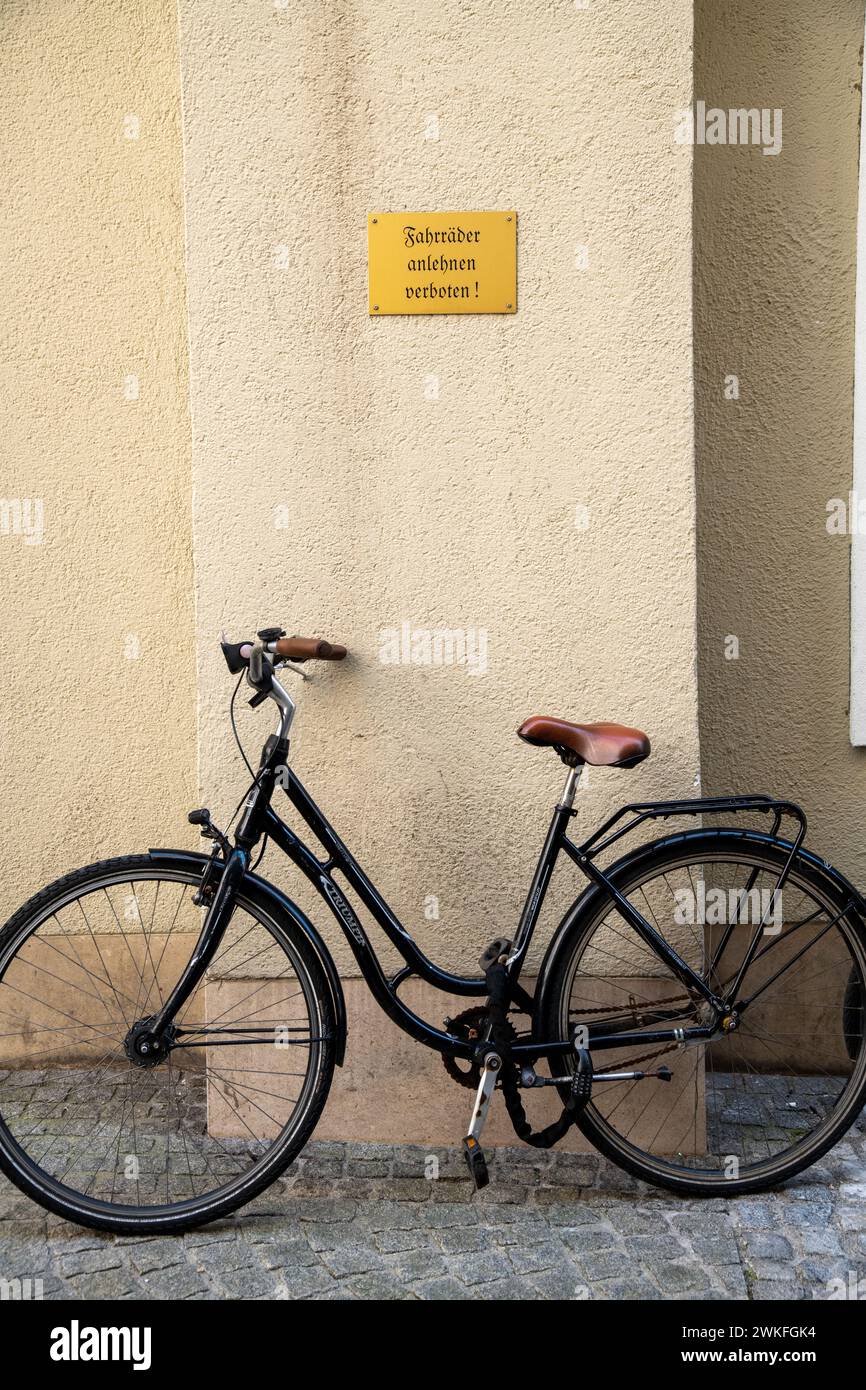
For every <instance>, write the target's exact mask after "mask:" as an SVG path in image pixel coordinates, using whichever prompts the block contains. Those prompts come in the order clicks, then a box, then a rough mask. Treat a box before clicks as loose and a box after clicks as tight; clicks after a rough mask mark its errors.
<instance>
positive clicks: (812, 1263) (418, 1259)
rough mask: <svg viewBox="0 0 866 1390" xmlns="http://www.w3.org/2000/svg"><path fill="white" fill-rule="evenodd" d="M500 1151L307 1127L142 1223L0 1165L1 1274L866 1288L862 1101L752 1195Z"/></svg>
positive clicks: (93, 1284) (353, 1293) (499, 1292)
mask: <svg viewBox="0 0 866 1390" xmlns="http://www.w3.org/2000/svg"><path fill="white" fill-rule="evenodd" d="M490 1157H491V1159H492V1162H491V1177H492V1181H491V1186H490V1187H489V1188H487V1189H486V1190H485V1191H484V1192H483V1193H480V1194H477V1195H475V1194H473V1193H472V1191H471V1188H470V1184H469V1182H468V1180H467V1177H466V1175H465V1170H464V1167H463V1159H462V1156H461V1155H460V1154H459V1153H458V1152H457V1151H455V1150H450V1149H440V1150H432V1151H428V1150H425V1149H422V1148H416V1147H405V1148H393V1147H390V1146H387V1145H382V1144H335V1143H312V1144H310V1145H308V1147H307V1149H306V1150H305V1151H304V1154H303V1155H302V1157H301V1158H300V1159H299V1160H298V1161H297V1162H296V1163H295V1164H294V1165H293V1166H292V1168H291V1169H290V1170H289V1172H288V1173H287V1174H286V1176H285V1177H284V1178H283V1179H282V1180H281V1181H280V1182H279V1183H278V1184H276V1185H275V1186H274V1187H272V1188H271V1189H270V1190H269V1191H268V1192H266V1193H265V1194H264V1195H263V1196H262V1197H260V1198H259V1199H258V1200H257V1201H256V1202H254V1203H253V1204H252V1205H251V1206H249V1207H247V1208H246V1209H245V1210H244V1211H242V1212H241V1213H239V1214H238V1215H237V1216H236V1217H234V1218H231V1219H229V1220H226V1221H223V1222H219V1223H216V1224H214V1225H211V1226H206V1227H202V1228H201V1229H199V1230H197V1231H192V1232H190V1233H189V1234H188V1235H186V1236H184V1237H179V1236H178V1237H153V1238H151V1239H148V1240H141V1239H138V1238H134V1237H114V1236H103V1235H100V1234H99V1233H98V1232H94V1231H85V1230H83V1229H81V1228H80V1227H74V1226H71V1225H69V1224H68V1223H66V1222H64V1221H61V1220H59V1219H57V1218H55V1217H53V1216H50V1215H48V1214H47V1213H44V1212H42V1210H41V1209H40V1208H38V1207H35V1206H34V1205H33V1204H32V1203H30V1202H29V1201H28V1200H27V1199H26V1198H25V1197H24V1196H23V1195H22V1194H20V1193H18V1191H17V1190H16V1189H15V1188H13V1187H12V1186H11V1185H10V1184H8V1183H7V1182H6V1181H5V1180H0V1182H2V1186H0V1280H13V1279H16V1278H17V1279H21V1280H27V1279H32V1280H41V1281H42V1290H43V1296H44V1297H45V1298H54V1299H77V1298H103V1299H115V1298H155V1299H185V1298H196V1299H224V1298H244V1299H304V1298H314V1299H320V1298H340V1299H345V1298H350V1299H385V1298H387V1299H392V1298H397V1299H400V1298H420V1299H466V1298H481V1299H664V1298H688V1299H777V1298H800V1299H810V1298H828V1297H831V1296H834V1295H835V1296H836V1297H839V1296H846V1295H847V1296H848V1297H852V1296H856V1289H857V1282H856V1281H858V1280H859V1281H862V1283H861V1285H860V1289H861V1293H862V1296H864V1297H866V1123H864V1121H863V1120H862V1119H861V1122H860V1125H859V1127H858V1128H857V1129H856V1130H855V1131H852V1132H851V1134H849V1136H848V1137H847V1138H846V1139H845V1140H844V1141H843V1142H842V1143H841V1144H839V1145H837V1146H836V1148H835V1150H834V1151H833V1152H832V1153H831V1154H830V1155H828V1156H827V1158H825V1159H824V1160H823V1161H822V1163H820V1164H818V1165H816V1166H814V1167H813V1168H811V1169H810V1170H808V1171H807V1172H806V1173H804V1174H803V1175H802V1176H801V1177H800V1178H798V1179H796V1180H794V1182H792V1183H790V1184H788V1186H787V1187H785V1188H783V1189H781V1190H779V1191H777V1192H774V1193H770V1194H764V1195H761V1196H759V1197H754V1198H736V1199H730V1200H724V1199H717V1200H713V1201H695V1200H684V1199H680V1198H676V1197H674V1196H673V1195H671V1194H665V1193H663V1192H660V1191H656V1190H652V1189H648V1188H645V1187H643V1186H642V1185H641V1184H639V1183H637V1182H633V1181H632V1180H631V1179H630V1178H629V1177H628V1176H627V1175H625V1174H622V1173H620V1172H619V1171H618V1170H617V1169H615V1168H613V1167H612V1166H611V1165H610V1164H608V1163H607V1162H606V1161H605V1160H604V1159H601V1158H599V1157H597V1156H596V1155H588V1156H582V1155H577V1154H562V1153H545V1152H540V1151H537V1150H532V1149H510V1148H509V1149H500V1150H498V1151H497V1152H496V1154H495V1156H494V1155H490ZM433 1160H435V1163H434V1162H433ZM436 1165H438V1177H432V1176H428V1174H431V1172H432V1171H433V1170H434V1169H435V1167H436ZM833 1281H841V1282H839V1283H834V1282H833ZM25 1288H26V1285H25Z"/></svg>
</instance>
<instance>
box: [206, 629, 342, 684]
mask: <svg viewBox="0 0 866 1390" xmlns="http://www.w3.org/2000/svg"><path fill="white" fill-rule="evenodd" d="M263 631H264V632H265V633H268V631H269V630H268V629H267V628H265V629H263ZM270 631H273V632H274V633H275V637H274V639H273V640H271V641H265V640H264V639H262V643H261V646H260V647H259V651H260V652H264V653H265V654H266V655H267V656H269V657H272V656H275V657H277V658H280V659H282V660H283V661H298V662H303V661H343V660H344V658H345V656H346V648H345V647H343V646H340V645H339V643H337V642H326V641H325V639H324V637H283V636H276V634H277V633H279V628H277V629H271V630H270ZM259 637H262V633H259ZM220 646H221V647H222V653H223V656H224V657H225V659H226V665H227V666H228V668H229V670H230V671H231V673H232V675H234V676H236V675H238V673H239V672H240V671H242V670H243V669H244V667H245V666H246V667H248V666H249V664H250V658H251V657H252V655H253V652H254V650H255V643H253V642H227V641H226V640H225V638H224V637H223V638H222V639H221V640H220Z"/></svg>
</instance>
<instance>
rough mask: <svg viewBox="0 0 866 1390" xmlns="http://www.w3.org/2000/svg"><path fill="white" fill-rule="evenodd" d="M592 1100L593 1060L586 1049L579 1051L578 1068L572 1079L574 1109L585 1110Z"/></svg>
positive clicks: (579, 1049) (580, 1048) (582, 1048)
mask: <svg viewBox="0 0 866 1390" xmlns="http://www.w3.org/2000/svg"><path fill="white" fill-rule="evenodd" d="M591 1098H592V1058H591V1057H590V1055H589V1053H588V1052H587V1050H586V1048H585V1047H579V1048H578V1049H577V1066H576V1067H575V1069H574V1075H573V1076H572V1078H571V1103H572V1109H574V1110H583V1109H584V1107H585V1106H587V1105H588V1104H589V1102H590V1100H591Z"/></svg>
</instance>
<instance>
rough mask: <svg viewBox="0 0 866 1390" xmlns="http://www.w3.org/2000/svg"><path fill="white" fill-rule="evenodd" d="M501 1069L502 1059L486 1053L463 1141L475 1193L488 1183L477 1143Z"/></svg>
mask: <svg viewBox="0 0 866 1390" xmlns="http://www.w3.org/2000/svg"><path fill="white" fill-rule="evenodd" d="M501 1067H502V1058H501V1057H500V1056H499V1053H498V1052H488V1053H487V1055H486V1057H485V1058H484V1066H483V1068H482V1071H481V1080H480V1081H479V1083H478V1092H477V1094H476V1096H475V1106H474V1108H473V1111H472V1119H471V1120H470V1122H469V1133H468V1134H467V1135H466V1138H465V1139H464V1140H463V1156H464V1158H465V1159H466V1163H467V1166H468V1168H469V1172H470V1174H471V1176H472V1181H473V1182H474V1184H475V1190H476V1192H477V1191H479V1190H480V1189H481V1188H482V1187H486V1186H487V1184H488V1183H489V1182H490V1174H489V1173H488V1171H487V1160H486V1159H485V1157H484V1150H483V1149H482V1147H481V1144H480V1143H479V1139H480V1136H481V1131H482V1130H483V1128H484V1122H485V1120H486V1119H487V1112H488V1110H489V1109H490V1101H491V1098H492V1096H493V1092H494V1090H495V1089H496V1078H497V1077H498V1075H499V1072H500V1070H501Z"/></svg>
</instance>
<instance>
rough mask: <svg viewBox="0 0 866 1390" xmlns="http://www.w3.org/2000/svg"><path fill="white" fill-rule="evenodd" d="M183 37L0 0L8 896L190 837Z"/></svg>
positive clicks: (0, 635) (155, 17)
mask: <svg viewBox="0 0 866 1390" xmlns="http://www.w3.org/2000/svg"><path fill="white" fill-rule="evenodd" d="M176 40H177V26H176V16H175V10H174V6H173V5H172V4H171V3H169V0H149V3H148V4H147V5H142V4H139V3H134V0H117V3H114V4H111V5H106V4H103V3H100V0H17V2H14V3H5V4H4V5H3V6H2V10H0V110H2V114H0V132H2V137H0V138H2V143H3V147H4V155H3V167H4V196H3V199H2V201H0V241H2V245H3V257H2V262H0V302H2V305H3V338H4V351H3V354H2V359H3V366H2V385H0V416H2V429H0V438H2V455H3V465H2V472H0V478H2V481H0V498H2V499H3V500H5V501H6V503H7V504H9V505H8V507H7V510H6V513H5V516H6V518H7V520H6V522H5V523H3V516H4V513H3V510H2V508H0V530H2V532H3V533H0V567H2V578H0V583H2V595H3V621H2V624H0V669H2V699H0V746H2V758H3V764H2V766H3V840H2V848H3V856H4V872H3V875H2V878H0V902H2V906H0V916H4V917H5V915H6V914H7V913H8V912H11V911H12V910H13V909H14V908H15V907H16V906H17V905H18V904H19V903H20V902H21V901H22V900H23V898H24V897H25V896H26V895H27V894H28V893H29V892H31V891H33V890H35V889H36V888H38V887H40V886H42V884H44V883H45V882H47V881H48V880H49V879H50V878H52V877H54V876H56V875H57V874H59V873H61V872H63V871H65V870H66V869H69V868H72V867H75V866H77V865H78V864H81V863H87V862H89V861H91V860H93V859H97V858H100V857H102V856H105V855H109V854H113V853H119V852H123V851H130V850H139V849H145V848H147V846H148V845H149V844H153V843H165V842H166V841H168V842H169V843H174V842H178V841H180V842H183V841H187V842H190V838H189V835H190V832H189V830H188V828H187V827H185V826H184V825H183V814H182V813H183V811H184V810H185V809H187V808H188V807H189V806H190V805H192V804H194V803H195V796H196V792H195V780H194V774H195V724H194V714H195V705H194V670H195V668H194V655H193V645H192V621H193V617H192V615H193V601H192V552H191V524H190V444H189V416H188V399H187V349H186V320H185V297H184V295H185V288H184V268H183V218H182V177H181V140H180V82H179V66H178V53H177V41H176ZM128 118H137V120H138V123H139V124H138V128H137V133H138V138H137V139H133V138H127V134H130V135H131V134H133V133H135V131H136V126H135V122H134V120H130V119H128ZM133 375H134V376H136V377H137V378H138V399H137V400H130V399H127V398H126V397H127V395H128V394H134V391H133V388H132V385H131V383H129V382H127V381H126V378H128V377H130V376H133ZM22 503H25V504H26V503H29V504H30V508H29V518H30V535H29V536H28V535H26V534H24V533H23V529H21V528H23V527H24V525H25V524H26V521H27V517H28V510H27V507H26V506H24V507H21V505H20V504H22ZM36 503H40V504H41V507H42V512H41V515H42V536H41V543H36V542H37V540H38V536H39V526H38V519H39V513H38V511H37V509H36V506H35V504H36ZM16 517H18V518H20V527H19V529H18V531H17V533H16V525H17V524H18V523H16Z"/></svg>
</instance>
